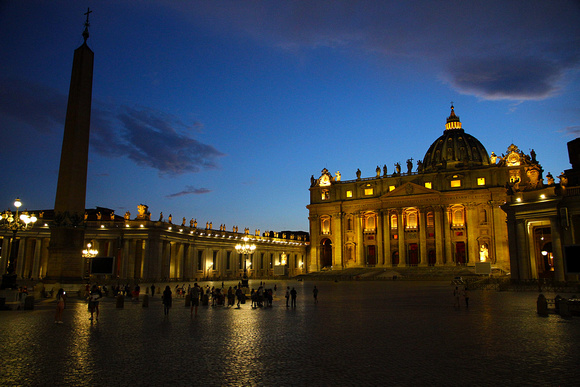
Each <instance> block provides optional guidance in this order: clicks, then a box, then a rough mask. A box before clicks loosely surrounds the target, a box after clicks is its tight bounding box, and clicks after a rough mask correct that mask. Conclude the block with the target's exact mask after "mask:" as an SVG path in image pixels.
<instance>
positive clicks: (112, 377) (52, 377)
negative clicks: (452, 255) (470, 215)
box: [0, 281, 580, 386]
mask: <svg viewBox="0 0 580 387" xmlns="http://www.w3.org/2000/svg"><path fill="white" fill-rule="evenodd" d="M257 282H258V281H254V282H253V283H252V282H251V283H250V285H251V286H254V287H255V286H256V284H257ZM210 284H211V283H210ZM276 284H277V286H278V291H277V295H276V298H275V301H274V306H273V307H272V308H258V309H251V307H250V304H249V303H247V304H245V305H243V306H242V308H241V309H236V308H231V309H230V308H227V307H211V306H209V307H202V306H200V308H199V313H198V316H197V317H196V318H190V314H189V308H185V307H184V304H185V303H184V300H183V299H174V304H173V308H172V309H171V312H170V314H169V316H168V317H167V318H165V317H164V315H163V309H162V304H161V300H160V297H159V296H158V295H156V296H155V297H154V298H153V299H151V302H150V305H149V307H148V308H143V307H142V306H141V304H139V303H132V302H125V307H124V308H123V309H117V308H116V307H115V300H114V299H106V300H104V301H103V302H101V315H100V318H99V321H94V322H91V321H89V320H88V317H89V314H88V312H87V305H86V304H85V303H84V301H81V300H78V299H77V300H75V299H70V300H69V302H68V304H67V308H66V309H65V311H64V316H63V320H64V324H54V323H53V319H54V309H55V301H54V299H53V300H44V301H40V302H37V303H36V305H35V309H34V310H33V311H16V310H12V311H2V312H0V346H1V351H0V385H3V386H7V385H25V386H129V385H131V386H153V385H154V386H162V385H174V386H187V385H199V386H230V385H231V386H254V385H258V386H299V385H300V386H302V385H310V386H330V385H334V386H363V385H389V386H410V385H413V386H417V385H445V386H465V385H474V386H497V385H510V386H511V385H513V386H525V385H538V386H573V385H578V384H579V380H580V371H579V367H578V363H579V360H580V346H579V343H580V317H573V318H572V319H563V318H561V317H560V316H558V315H550V316H549V317H539V316H537V314H536V298H537V293H531V292H530V293H523V292H522V293H519V292H518V293H516V292H496V291H472V292H471V299H470V307H469V309H467V308H465V305H464V304H462V306H461V308H459V309H457V308H454V307H453V298H452V294H451V293H452V287H451V286H450V284H449V283H447V282H403V281H400V282H340V283H334V282H317V283H311V282H297V281H289V282H287V283H286V282H276ZM229 285H233V283H231V284H230V283H228V282H226V286H229ZM267 285H268V287H273V282H268V284H267ZM287 285H289V286H291V287H292V286H294V287H296V290H297V291H298V305H297V307H296V308H286V306H285V300H284V297H283V289H284V288H285V286H287ZM314 285H317V287H318V289H319V290H320V292H319V296H318V298H319V303H318V305H315V304H314V302H313V295H312V289H313V286H314ZM158 286H159V285H158ZM173 286H175V284H173ZM142 288H143V287H142ZM546 296H547V297H548V298H553V297H554V294H547V295H546ZM568 296H570V295H568Z"/></svg>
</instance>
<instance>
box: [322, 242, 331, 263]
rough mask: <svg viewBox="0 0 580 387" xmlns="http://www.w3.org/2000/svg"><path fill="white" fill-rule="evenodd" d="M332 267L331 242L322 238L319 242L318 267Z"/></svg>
mask: <svg viewBox="0 0 580 387" xmlns="http://www.w3.org/2000/svg"><path fill="white" fill-rule="evenodd" d="M331 267H332V242H331V241H330V239H324V240H322V242H321V244H320V268H321V269H324V268H328V269H330V268H331Z"/></svg>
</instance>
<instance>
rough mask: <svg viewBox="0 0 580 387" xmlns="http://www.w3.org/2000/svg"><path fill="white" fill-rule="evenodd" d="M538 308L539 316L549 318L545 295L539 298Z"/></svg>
mask: <svg viewBox="0 0 580 387" xmlns="http://www.w3.org/2000/svg"><path fill="white" fill-rule="evenodd" d="M536 306H537V308H538V314H539V315H540V316H547V315H548V301H547V300H546V297H545V296H544V295H543V294H540V295H539V296H538V301H536Z"/></svg>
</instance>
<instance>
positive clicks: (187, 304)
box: [185, 294, 191, 308]
mask: <svg viewBox="0 0 580 387" xmlns="http://www.w3.org/2000/svg"><path fill="white" fill-rule="evenodd" d="M190 306H191V294H187V295H186V296H185V307H186V308H189V307H190Z"/></svg>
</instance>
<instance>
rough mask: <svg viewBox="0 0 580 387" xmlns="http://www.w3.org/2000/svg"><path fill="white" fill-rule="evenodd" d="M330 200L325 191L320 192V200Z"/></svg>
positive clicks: (328, 194)
mask: <svg viewBox="0 0 580 387" xmlns="http://www.w3.org/2000/svg"><path fill="white" fill-rule="evenodd" d="M329 198H330V193H329V192H328V190H327V189H323V190H322V200H328V199H329Z"/></svg>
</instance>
